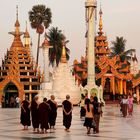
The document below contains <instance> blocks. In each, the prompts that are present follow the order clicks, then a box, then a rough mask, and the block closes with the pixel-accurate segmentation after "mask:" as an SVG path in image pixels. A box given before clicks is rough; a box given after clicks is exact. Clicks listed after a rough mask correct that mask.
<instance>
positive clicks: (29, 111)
mask: <svg viewBox="0 0 140 140" xmlns="http://www.w3.org/2000/svg"><path fill="white" fill-rule="evenodd" d="M69 99H70V96H69V95H67V96H66V100H64V101H63V102H62V109H63V125H64V126H65V130H66V131H68V132H69V128H70V126H71V120H72V109H73V105H72V103H71V102H70V101H69ZM57 108H58V104H57V102H56V101H55V96H54V95H51V96H50V99H49V100H47V98H44V99H43V102H42V103H39V102H38V96H35V97H34V99H33V100H32V101H31V103H30V102H29V101H28V97H25V100H23V101H22V103H21V115H20V122H21V124H22V125H23V126H24V128H23V130H28V126H30V125H31V123H32V127H33V131H34V132H36V133H47V130H48V129H50V132H54V130H55V123H56V117H57Z"/></svg>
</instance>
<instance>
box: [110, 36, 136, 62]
mask: <svg viewBox="0 0 140 140" xmlns="http://www.w3.org/2000/svg"><path fill="white" fill-rule="evenodd" d="M112 45H113V46H112V47H111V50H112V52H111V57H113V56H116V55H118V56H120V60H121V61H124V60H126V59H127V60H130V58H131V55H132V52H135V49H129V50H126V48H125V47H126V39H124V38H123V37H118V36H117V37H116V40H115V41H112Z"/></svg>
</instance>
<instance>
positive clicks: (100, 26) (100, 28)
mask: <svg viewBox="0 0 140 140" xmlns="http://www.w3.org/2000/svg"><path fill="white" fill-rule="evenodd" d="M99 15H100V20H99V30H100V31H102V29H103V21H102V15H103V12H102V7H101V4H100V11H99Z"/></svg>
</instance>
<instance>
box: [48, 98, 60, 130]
mask: <svg viewBox="0 0 140 140" xmlns="http://www.w3.org/2000/svg"><path fill="white" fill-rule="evenodd" d="M47 103H48V104H49V105H50V108H51V111H50V114H49V124H50V132H51V130H52V129H53V130H55V122H56V117H57V107H58V105H57V102H56V101H55V96H54V95H51V96H50V100H48V102H47Z"/></svg>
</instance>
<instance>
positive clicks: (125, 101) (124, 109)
mask: <svg viewBox="0 0 140 140" xmlns="http://www.w3.org/2000/svg"><path fill="white" fill-rule="evenodd" d="M127 109H128V99H127V97H126V95H124V96H123V99H122V114H123V117H126V116H127Z"/></svg>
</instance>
